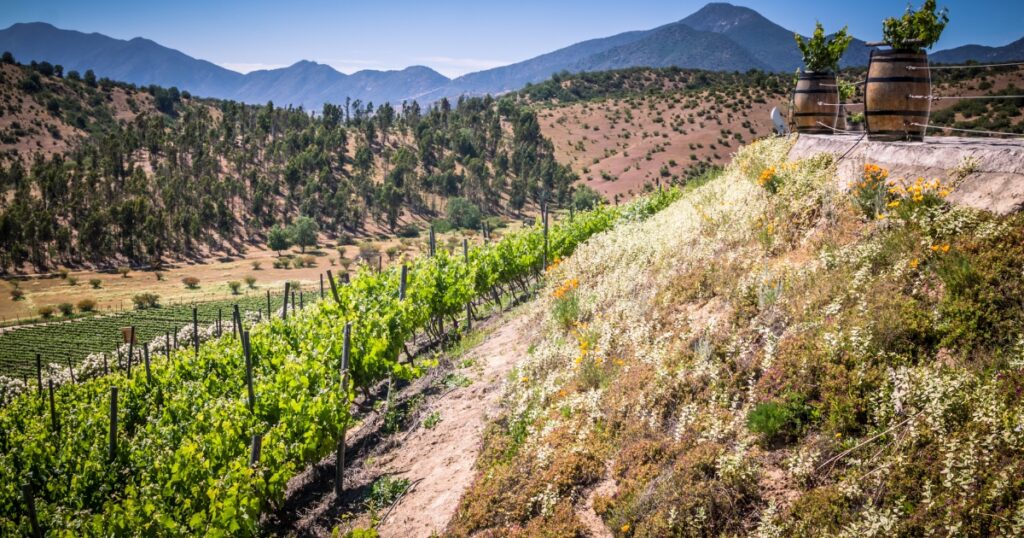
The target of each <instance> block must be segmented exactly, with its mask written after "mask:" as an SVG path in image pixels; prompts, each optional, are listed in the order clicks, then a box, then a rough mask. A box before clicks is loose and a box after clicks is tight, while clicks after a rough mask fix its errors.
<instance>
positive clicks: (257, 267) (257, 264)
mask: <svg viewBox="0 0 1024 538" xmlns="http://www.w3.org/2000/svg"><path fill="white" fill-rule="evenodd" d="M261 267H263V264H262V263H260V262H258V261H254V262H252V270H253V271H259V270H260V268H261Z"/></svg>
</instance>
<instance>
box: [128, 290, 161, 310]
mask: <svg viewBox="0 0 1024 538" xmlns="http://www.w3.org/2000/svg"><path fill="white" fill-rule="evenodd" d="M132 303H134V304H135V308H136V309H137V310H145V309H147V308H156V307H158V306H160V296H159V295H157V294H155V293H138V294H136V295H134V296H132Z"/></svg>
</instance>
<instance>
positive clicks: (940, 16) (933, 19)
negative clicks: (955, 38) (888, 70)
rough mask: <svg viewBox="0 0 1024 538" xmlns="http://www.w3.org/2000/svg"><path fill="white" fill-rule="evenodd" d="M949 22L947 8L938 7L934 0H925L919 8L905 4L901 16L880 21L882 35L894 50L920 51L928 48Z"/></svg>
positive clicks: (933, 43) (936, 40) (937, 38)
mask: <svg viewBox="0 0 1024 538" xmlns="http://www.w3.org/2000/svg"><path fill="white" fill-rule="evenodd" d="M948 23H949V10H948V9H946V8H942V9H938V7H937V6H936V3H935V0H925V2H924V4H923V5H921V9H919V10H917V11H914V10H913V9H912V8H911V7H910V6H907V11H906V12H905V13H904V14H903V16H902V17H900V18H898V19H897V18H896V17H889V18H888V19H885V20H884V21H882V36H883V37H884V39H885V42H886V43H888V44H889V46H891V47H892V48H893V49H894V50H910V51H915V52H921V51H923V50H924V49H930V48H931V47H932V46H933V45H935V43H936V42H938V40H939V37H940V36H941V35H942V31H943V30H945V29H946V24H948Z"/></svg>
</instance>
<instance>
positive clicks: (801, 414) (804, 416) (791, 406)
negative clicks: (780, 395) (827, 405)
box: [747, 395, 811, 445]
mask: <svg viewBox="0 0 1024 538" xmlns="http://www.w3.org/2000/svg"><path fill="white" fill-rule="evenodd" d="M810 414H811V409H810V408H809V407H808V406H807V405H805V404H804V398H803V397H802V396H799V395H790V396H789V397H787V398H786V399H785V400H782V401H771V402H765V403H762V404H758V405H757V406H756V407H754V409H752V410H751V411H750V413H748V414H747V428H749V429H750V431H752V432H754V433H759V434H761V435H763V436H764V441H765V444H766V445H775V444H778V443H782V442H788V441H791V440H793V439H796V438H797V437H799V436H800V435H801V434H802V433H803V430H804V428H805V427H806V426H807V423H808V421H809V418H810Z"/></svg>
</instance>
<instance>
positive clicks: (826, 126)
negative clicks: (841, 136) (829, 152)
mask: <svg viewBox="0 0 1024 538" xmlns="http://www.w3.org/2000/svg"><path fill="white" fill-rule="evenodd" d="M815 123H817V124H818V125H820V126H822V127H824V128H826V129H831V130H832V131H834V132H837V133H845V134H857V133H860V132H861V131H850V130H848V129H839V128H837V127H832V126H831V125H827V124H824V123H822V122H820V121H818V122H815Z"/></svg>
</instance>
